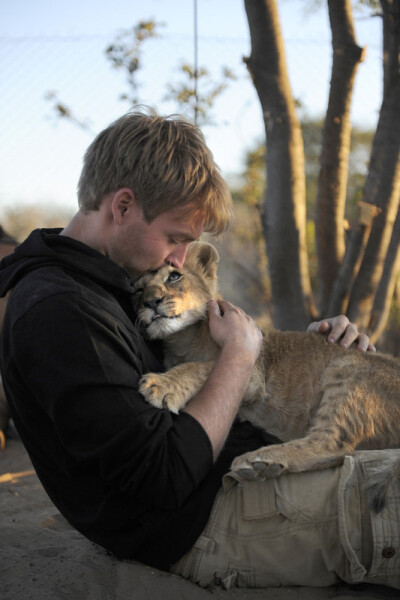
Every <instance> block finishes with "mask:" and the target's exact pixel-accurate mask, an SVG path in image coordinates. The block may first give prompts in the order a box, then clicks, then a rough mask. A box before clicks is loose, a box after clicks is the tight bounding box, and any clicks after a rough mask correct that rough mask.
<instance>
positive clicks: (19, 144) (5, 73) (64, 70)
mask: <svg viewBox="0 0 400 600" xmlns="http://www.w3.org/2000/svg"><path fill="white" fill-rule="evenodd" d="M117 33H118V32H115V36H113V35H110V36H106V35H85V36H59V35H56V34H54V35H52V34H51V33H49V34H48V35H46V36H41V37H15V38H12V37H2V38H0V86H1V89H0V109H1V110H0V114H1V136H0V164H1V175H0V218H1V211H2V210H4V209H5V208H7V207H9V206H11V207H15V206H16V205H17V206H18V205H21V204H22V205H23V204H26V203H28V204H29V203H31V204H32V203H35V204H36V205H37V204H40V203H45V204H46V205H47V206H49V207H51V206H62V207H64V208H69V209H71V211H73V210H74V209H75V206H76V199H75V190H76V183H77V180H78V177H79V172H80V168H81V163H82V157H83V154H84V151H85V149H86V147H87V146H88V144H89V143H90V141H91V140H92V139H93V136H94V135H95V134H96V133H97V132H98V131H99V130H101V129H102V128H103V127H105V126H106V125H107V124H108V123H109V122H111V121H112V120H113V119H115V118H117V117H118V116H120V115H121V114H122V113H124V112H125V111H126V110H128V108H129V106H128V104H127V103H126V102H123V101H122V100H121V99H120V96H121V94H122V93H124V92H126V91H128V90H127V84H126V81H125V75H124V73H123V72H121V71H118V70H116V69H113V68H112V65H111V63H110V62H109V61H107V58H106V55H105V49H106V47H107V46H108V45H109V44H110V43H111V42H112V41H114V39H115V37H116V35H117ZM161 34H162V37H160V38H157V39H154V40H149V41H148V42H146V47H145V48H144V52H143V56H142V65H143V68H142V69H141V70H140V71H139V72H138V89H137V94H138V96H139V98H140V99H141V101H142V102H143V103H144V104H150V105H153V106H155V107H156V108H157V109H158V110H159V111H160V112H162V113H168V112H176V107H175V106H174V105H173V104H171V102H165V101H164V100H163V98H164V96H165V92H166V90H165V85H166V83H167V82H169V81H174V80H176V79H179V72H178V67H179V65H180V63H181V62H182V61H183V60H186V61H188V62H192V56H193V38H192V35H191V33H188V34H187V35H173V34H170V33H164V32H163V31H161ZM249 52H250V42H249V39H247V38H229V37H226V38H222V37H221V38H220V37H219V38H215V37H214V38H213V37H207V36H201V37H200V38H199V64H200V65H201V66H205V67H207V69H208V70H209V71H210V72H211V74H212V75H213V77H214V78H215V80H218V77H219V74H220V72H221V68H222V66H228V67H229V68H231V69H232V70H233V71H234V73H235V74H236V76H237V79H236V80H235V81H234V82H232V83H231V84H230V86H229V88H228V89H227V90H226V91H225V92H224V93H223V94H222V96H221V97H220V98H219V99H218V100H217V102H216V104H215V107H214V109H213V120H214V122H215V123H216V125H215V126H209V127H206V128H205V133H206V137H207V140H208V143H209V145H210V147H211V149H212V150H213V152H214V155H215V157H216V160H217V163H218V164H220V166H221V168H222V170H223V172H224V174H225V175H232V174H234V173H237V172H239V171H240V170H241V169H242V168H243V160H244V157H245V153H246V150H248V149H249V148H251V147H252V145H254V142H255V140H256V139H258V140H261V139H262V138H263V124H262V119H261V110H260V106H259V103H258V99H257V97H256V94H255V90H254V88H253V85H252V83H251V80H250V78H249V77H248V75H247V73H246V69H245V66H244V64H243V62H242V57H243V56H246V55H248V54H249ZM286 53H287V60H288V65H289V73H290V77H291V81H292V87H293V93H294V95H295V97H296V99H298V100H299V101H300V102H301V104H302V106H303V107H304V110H305V111H306V112H307V113H308V114H309V115H312V116H321V115H323V113H324V111H325V108H326V102H327V97H328V91H329V78H330V63H331V47H330V40H329V39H318V32H316V36H315V39H310V40H304V39H298V40H297V39H294V38H289V39H287V40H286ZM380 89H381V50H380V45H379V40H377V39H375V40H373V43H372V44H371V45H370V47H369V52H368V58H367V61H366V63H365V64H364V65H361V66H360V70H359V76H358V78H357V84H356V89H355V97H354V103H353V116H354V120H355V121H356V122H357V123H358V124H360V125H365V126H369V127H373V126H374V120H375V121H376V119H377V116H378V110H379V104H380V93H381V92H380ZM49 93H51V94H50V95H52V99H51V100H49V99H48V95H49ZM57 99H58V100H60V101H61V102H62V103H63V105H65V106H67V107H68V108H70V109H71V111H72V114H73V115H74V117H75V118H76V120H77V121H79V122H83V123H84V125H85V127H82V126H81V125H79V124H77V123H74V122H73V121H72V120H71V119H66V118H65V119H60V118H59V117H58V116H57V115H56V113H55V111H54V104H55V101H56V100H57Z"/></svg>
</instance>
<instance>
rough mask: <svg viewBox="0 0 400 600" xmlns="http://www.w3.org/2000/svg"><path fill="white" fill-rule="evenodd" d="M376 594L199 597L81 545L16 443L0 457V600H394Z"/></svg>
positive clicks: (366, 590) (306, 591)
mask: <svg viewBox="0 0 400 600" xmlns="http://www.w3.org/2000/svg"><path fill="white" fill-rule="evenodd" d="M399 597H400V594H399V593H398V592H396V591H395V590H390V589H389V588H382V587H378V586H368V585H365V586H347V585H341V586H335V587H330V588H299V587H298V588H295V587H293V588H269V589H251V590H250V589H239V588H232V589H230V590H229V591H226V590H223V589H220V588H216V589H214V590H213V591H208V590H205V589H202V588H200V587H198V586H196V585H194V584H192V583H190V582H188V581H186V580H184V579H182V578H180V577H177V576H175V575H171V574H168V573H164V572H162V571H157V570H156V569H152V568H150V567H147V566H144V565H142V564H140V563H137V562H129V561H117V560H115V559H113V558H112V557H110V556H108V555H107V554H106V553H105V552H104V551H103V550H102V549H101V548H99V547H97V546H96V545H94V544H92V543H91V542H89V541H87V540H86V539H85V538H83V537H82V536H81V535H80V534H79V533H78V532H76V531H75V530H74V529H72V528H71V527H70V526H69V525H68V523H67V522H66V521H65V520H64V519H63V517H61V515H60V514H59V513H58V511H57V509H56V508H55V507H54V506H53V505H52V504H51V502H50V500H49V499H48V498H47V496H46V494H45V492H44V490H43V488H42V486H41V484H40V483H39V480H38V478H37V477H36V475H35V473H34V471H33V469H32V465H31V463H30V461H29V458H28V456H27V454H26V452H25V450H24V447H23V446H22V444H21V442H20V441H19V440H17V439H11V440H8V442H7V445H6V448H5V450H3V451H1V452H0V599H1V600H158V599H160V600H220V599H222V598H223V599H224V600H239V599H240V600H261V599H263V600H264V599H265V600H323V599H329V598H339V599H340V600H350V599H352V600H354V598H360V599H363V600H364V599H365V600H368V599H373V598H374V599H375V598H399Z"/></svg>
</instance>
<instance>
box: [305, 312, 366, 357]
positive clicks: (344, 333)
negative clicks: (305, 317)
mask: <svg viewBox="0 0 400 600" xmlns="http://www.w3.org/2000/svg"><path fill="white" fill-rule="evenodd" d="M307 331H315V332H317V333H323V334H327V335H328V342H330V343H331V344H336V343H337V342H339V340H340V342H339V343H340V345H341V346H343V347H344V348H350V346H351V344H353V343H354V342H357V349H358V350H360V351H361V352H366V351H367V350H368V351H371V352H375V351H376V348H375V346H373V345H372V344H370V343H369V337H368V336H367V335H366V334H365V333H360V332H359V331H358V329H357V325H355V324H354V323H350V321H349V319H348V318H347V317H346V316H345V315H339V316H338V317H331V318H330V319H323V320H322V321H314V322H313V323H310V325H309V326H308V329H307Z"/></svg>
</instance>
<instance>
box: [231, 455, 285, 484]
mask: <svg viewBox="0 0 400 600" xmlns="http://www.w3.org/2000/svg"><path fill="white" fill-rule="evenodd" d="M269 450H270V449H269V448H260V449H259V450H255V451H254V452H247V453H246V454H242V455H241V456H238V457H237V458H235V460H234V461H233V463H232V466H231V471H234V472H235V473H236V474H237V475H239V477H241V478H242V479H249V480H251V479H270V478H273V477H279V475H281V474H282V473H283V472H284V471H286V470H287V464H286V461H285V460H284V458H283V457H280V456H276V457H274V456H271V454H272V453H271V454H270V452H269ZM271 450H272V449H271Z"/></svg>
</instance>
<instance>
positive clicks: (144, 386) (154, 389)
mask: <svg viewBox="0 0 400 600" xmlns="http://www.w3.org/2000/svg"><path fill="white" fill-rule="evenodd" d="M139 392H140V393H141V394H142V396H144V398H145V400H147V402H148V403H149V404H152V405H153V406H155V407H156V408H167V409H168V410H170V411H171V412H173V413H175V414H177V413H178V412H179V410H180V409H181V408H183V406H184V405H185V403H184V402H182V401H181V400H180V398H179V394H178V393H174V390H173V389H171V382H170V380H169V378H168V376H167V374H165V373H148V374H147V375H144V376H143V377H142V378H141V380H140V382H139Z"/></svg>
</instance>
